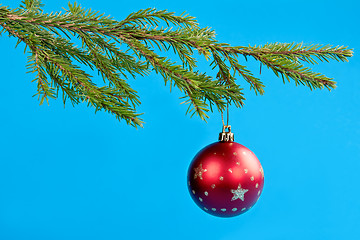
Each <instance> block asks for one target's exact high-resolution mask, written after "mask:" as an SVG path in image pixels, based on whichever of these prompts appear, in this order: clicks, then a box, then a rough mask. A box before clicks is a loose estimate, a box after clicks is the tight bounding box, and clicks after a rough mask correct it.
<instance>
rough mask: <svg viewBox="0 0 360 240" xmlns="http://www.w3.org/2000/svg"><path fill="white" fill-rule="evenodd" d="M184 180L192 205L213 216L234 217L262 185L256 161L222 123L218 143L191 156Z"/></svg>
mask: <svg viewBox="0 0 360 240" xmlns="http://www.w3.org/2000/svg"><path fill="white" fill-rule="evenodd" d="M226 129H228V131H227V132H226V131H225V130H226ZM187 179H188V189H189V193H190V195H191V197H192V199H193V200H194V202H195V203H196V205H197V206H198V207H199V208H201V209H202V210H203V211H205V212H207V213H209V214H211V215H214V216H217V217H234V216H238V215H240V214H243V213H245V212H246V211H248V210H250V209H251V208H252V206H254V204H255V203H256V202H257V201H258V199H259V198H260V195H261V193H262V191H263V187H264V171H263V168H262V166H261V164H260V162H259V160H258V159H257V157H256V156H255V154H254V153H253V152H252V151H250V150H249V149H248V148H247V147H245V146H243V145H241V144H239V143H236V142H234V134H233V133H232V132H231V126H229V125H226V126H223V130H222V132H221V133H220V134H219V141H218V142H215V143H212V144H210V145H208V146H206V147H205V148H203V149H202V150H201V151H200V152H199V153H198V154H197V155H196V156H195V157H194V159H193V160H192V162H191V164H190V166H189V169H188V175H187Z"/></svg>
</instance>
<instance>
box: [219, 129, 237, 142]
mask: <svg viewBox="0 0 360 240" xmlns="http://www.w3.org/2000/svg"><path fill="white" fill-rule="evenodd" d="M225 129H228V131H227V132H225ZM219 141H220V142H233V141H234V133H232V132H231V126H230V125H224V126H223V129H222V132H221V133H219Z"/></svg>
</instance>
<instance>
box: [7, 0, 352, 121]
mask: <svg viewBox="0 0 360 240" xmlns="http://www.w3.org/2000/svg"><path fill="white" fill-rule="evenodd" d="M42 6H43V5H42V3H41V1H40V0H24V1H23V2H22V4H21V5H20V7H19V8H16V9H9V8H8V7H4V6H2V7H1V6H0V26H1V27H2V31H1V32H3V31H6V32H8V34H9V35H10V36H13V37H16V38H17V39H18V42H17V45H18V44H19V43H21V42H22V43H24V44H25V49H26V48H27V49H28V52H29V53H30V56H29V64H28V68H29V71H30V72H33V73H35V74H36V76H35V79H34V81H36V82H37V86H38V90H37V94H36V95H38V96H39V98H40V103H41V104H42V103H43V101H44V100H46V101H48V99H49V98H57V97H58V96H59V90H60V91H61V92H62V97H63V101H64V104H65V102H66V100H67V99H69V100H70V101H71V103H72V104H73V105H74V104H78V103H80V102H84V101H85V102H87V103H88V105H90V106H93V107H94V108H95V110H96V111H98V110H104V111H107V112H110V113H112V114H114V115H115V117H116V118H117V119H119V120H120V119H123V120H125V121H126V122H127V123H128V124H131V125H132V126H135V127H137V126H142V120H141V119H140V118H139V116H140V115H141V114H139V113H137V112H136V107H137V106H139V105H140V104H141V102H140V99H139V96H138V95H137V92H136V91H135V90H134V89H132V88H131V86H130V85H129V84H128V83H127V81H126V80H127V79H128V78H129V77H132V78H134V77H136V76H137V75H141V76H146V75H148V74H149V73H150V71H151V70H154V71H155V72H156V73H159V74H160V75H161V76H162V77H163V78H164V80H165V84H166V83H170V87H172V86H176V87H177V88H179V89H180V91H181V92H183V94H184V96H183V97H182V98H184V103H186V104H189V108H188V110H187V113H188V112H189V113H190V114H191V116H192V115H194V114H196V115H198V116H199V117H200V118H201V119H203V120H206V118H208V115H207V114H206V113H207V112H209V111H212V110H213V106H215V107H216V108H217V109H218V110H219V111H223V110H224V109H225V107H226V103H227V102H230V103H231V104H234V105H235V106H237V107H241V106H243V104H244V100H245V98H244V96H243V93H242V88H241V87H240V85H239V83H238V82H237V81H236V78H237V76H240V77H241V78H243V79H244V80H245V81H246V82H248V83H249V84H250V88H251V89H253V90H254V91H255V93H259V94H264V87H265V86H264V84H263V83H262V82H261V81H260V79H259V78H258V77H255V76H254V75H253V74H252V73H251V72H250V71H249V70H248V69H247V68H246V66H245V65H244V63H240V60H239V57H240V56H243V57H245V59H247V57H252V58H254V59H255V60H257V61H259V62H260V64H263V65H265V66H267V67H268V68H269V69H271V70H272V71H273V72H274V74H275V75H276V76H278V77H280V76H281V77H282V79H283V81H285V79H286V80H288V81H290V80H291V79H292V80H293V81H294V82H295V84H303V85H306V86H308V87H309V88H310V89H315V88H319V89H322V88H324V87H325V88H327V89H329V90H331V89H332V88H335V87H336V85H335V84H336V83H335V81H333V80H332V79H331V78H328V77H326V76H324V75H322V74H320V73H315V72H313V71H312V70H311V69H310V68H308V67H305V66H304V65H303V64H302V63H301V62H304V63H306V64H317V63H318V61H321V62H323V61H325V62H329V61H330V60H336V61H348V58H349V57H351V56H352V53H353V52H352V50H351V49H348V48H347V47H343V46H335V47H333V46H330V45H326V46H324V45H319V44H315V45H305V44H303V43H297V44H295V43H270V44H265V45H263V46H249V47H244V46H237V47H233V46H230V45H228V44H224V43H219V42H218V41H217V40H216V39H215V32H214V31H213V30H211V29H209V28H201V27H199V25H198V23H197V21H196V20H195V18H194V17H191V16H189V15H186V14H181V15H180V16H177V15H175V14H174V13H172V12H167V11H164V10H161V11H158V10H156V9H144V10H140V11H137V12H134V13H132V14H130V15H129V16H128V17H127V18H125V19H124V20H122V21H116V20H114V19H112V18H111V17H109V16H104V15H103V14H100V13H99V12H95V11H91V10H86V9H84V8H82V7H81V6H80V5H79V4H77V3H74V4H70V3H69V6H68V10H66V11H65V12H55V13H50V14H47V13H44V12H43V11H42V9H41V7H42ZM164 24H165V25H164ZM161 26H163V27H161ZM159 27H160V28H159ZM74 38H78V39H80V41H81V43H82V45H81V46H80V47H77V46H75V45H74V44H73V43H72V42H71V40H72V39H74ZM120 45H122V47H121V48H120ZM125 46H126V48H125ZM170 49H172V50H173V51H174V53H175V54H176V55H177V56H178V57H179V60H180V62H181V64H180V65H179V64H178V63H177V62H176V61H172V60H170V59H169V58H167V57H163V56H160V55H159V54H160V52H161V51H169V50H170ZM195 51H197V52H198V53H199V54H200V55H203V56H204V57H205V58H206V59H207V60H210V61H211V63H210V66H211V67H212V68H213V69H216V70H217V72H218V74H217V76H216V78H213V77H211V76H208V75H207V74H204V73H200V72H198V71H197V70H196V67H197V65H196V58H195V57H194V52H195ZM81 64H84V65H85V66H88V67H90V68H91V69H93V70H95V69H96V70H97V71H98V73H99V74H100V75H101V76H102V78H103V80H104V84H105V86H102V87H98V86H97V85H96V84H95V83H94V82H93V81H92V76H90V75H89V74H88V73H86V72H85V71H83V70H81V69H80V65H81Z"/></svg>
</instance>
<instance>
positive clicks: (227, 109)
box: [221, 101, 229, 127]
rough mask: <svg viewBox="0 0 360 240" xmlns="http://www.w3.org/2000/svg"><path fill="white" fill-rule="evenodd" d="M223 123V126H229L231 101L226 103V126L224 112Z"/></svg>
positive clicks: (222, 115)
mask: <svg viewBox="0 0 360 240" xmlns="http://www.w3.org/2000/svg"><path fill="white" fill-rule="evenodd" d="M221 121H222V124H223V126H224V127H225V126H226V127H227V126H229V101H227V103H226V125H225V122H224V114H223V112H221Z"/></svg>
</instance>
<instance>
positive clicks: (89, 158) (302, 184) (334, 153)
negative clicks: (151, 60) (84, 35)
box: [0, 0, 360, 240]
mask: <svg viewBox="0 0 360 240" xmlns="http://www.w3.org/2000/svg"><path fill="white" fill-rule="evenodd" d="M2 3H3V5H9V6H11V7H16V6H18V4H19V3H20V1H2ZM44 3H45V4H46V7H45V10H46V11H57V10H60V9H61V7H67V0H66V1H63V0H58V1H44ZM79 3H80V4H82V5H83V6H84V7H86V8H89V7H91V8H92V9H95V10H99V11H101V12H105V13H106V14H110V15H111V16H113V17H114V18H115V19H117V20H121V19H123V18H125V17H126V16H127V15H128V14H130V13H131V12H133V11H136V10H139V9H142V8H147V7H156V8H157V9H168V10H169V11H175V12H176V13H177V14H180V13H182V12H183V11H187V12H188V13H189V14H190V15H192V16H195V17H197V20H198V21H199V23H200V24H201V26H203V27H206V26H211V27H212V28H213V29H215V30H216V33H217V34H218V36H217V37H218V40H219V41H221V42H227V43H230V44H232V45H248V44H251V45H255V44H265V43H267V42H304V43H321V44H332V45H346V46H350V47H351V48H354V49H355V56H354V57H353V58H351V59H350V62H349V63H337V62H332V63H322V64H319V65H317V66H314V70H315V71H318V72H322V73H324V74H326V75H327V76H330V77H333V78H334V79H335V80H336V81H338V88H337V89H336V90H333V91H331V92H328V91H326V90H321V91H320V90H316V91H312V92H311V91H310V90H309V89H307V88H306V87H295V84H293V83H286V84H285V85H284V84H283V83H282V81H281V79H278V78H276V77H275V75H273V73H272V72H270V71H269V70H266V69H265V68H263V71H262V74H261V79H262V80H263V81H264V83H265V85H266V89H265V95H264V96H256V95H255V94H254V93H252V92H251V91H249V86H248V85H247V84H246V83H244V84H243V86H244V88H245V94H246V98H247V100H246V105H245V106H244V108H242V109H236V108H231V109H230V114H231V116H230V124H231V125H232V129H233V132H235V134H236V135H235V137H236V140H237V141H238V142H239V143H241V144H243V145H245V146H247V147H248V148H250V149H251V150H252V151H253V152H254V153H255V154H256V155H257V156H258V158H259V160H260V161H261V163H262V165H263V168H264V172H265V187H264V192H263V193H262V196H261V198H260V200H259V202H258V203H257V204H256V205H255V206H254V208H252V210H251V211H249V212H247V213H245V214H244V215H241V216H238V217H236V218H231V219H221V218H216V217H213V216H210V215H207V214H206V213H204V212H203V211H201V210H200V209H198V207H197V206H196V205H195V204H194V203H193V202H192V200H191V198H190V196H189V194H188V191H187V186H186V173H187V167H188V165H189V163H190V161H191V160H192V158H193V156H194V155H195V154H196V153H197V152H198V151H199V150H200V149H201V148H203V147H204V146H206V145H207V144H210V143H212V142H214V141H216V139H217V134H218V132H219V131H220V130H221V126H222V123H221V117H220V114H219V113H217V112H215V113H213V114H211V115H210V117H211V118H210V119H209V121H208V123H205V122H202V121H201V120H199V119H198V118H195V117H194V118H189V116H185V111H186V106H184V105H180V104H179V103H180V102H181V100H179V99H178V98H179V96H181V95H180V93H179V92H178V91H174V92H172V93H170V92H169V88H168V87H165V86H164V82H163V80H162V79H161V77H160V76H157V75H155V74H152V75H150V76H149V77H144V78H137V79H136V80H130V83H131V84H132V86H133V87H134V88H135V89H136V90H138V92H139V95H140V96H141V100H142V105H141V107H140V108H139V111H140V112H143V113H145V114H144V116H143V117H144V119H145V121H146V124H145V127H144V128H143V129H138V130H136V129H134V128H132V127H130V126H127V125H126V124H125V123H124V122H120V123H119V122H117V121H116V120H115V118H114V117H112V116H111V115H109V114H106V113H97V114H96V115H94V110H93V109H91V108H87V107H86V106H85V105H78V106H76V107H75V108H73V107H72V106H71V104H70V103H69V104H68V105H67V106H66V107H65V108H64V107H63V104H62V101H61V99H59V100H56V101H54V100H53V101H51V102H50V106H47V105H46V104H44V105H42V106H39V102H38V100H37V98H36V97H32V95H33V94H34V93H35V92H36V84H35V83H32V82H31V80H32V79H33V78H34V76H32V75H30V74H26V71H27V70H26V68H25V65H26V56H25V55H24V54H23V47H24V46H23V45H20V47H18V48H17V49H14V46H15V43H16V40H15V39H13V38H8V37H7V36H6V35H5V34H3V36H2V37H1V38H0V49H1V53H2V54H1V59H0V70H1V75H0V76H1V89H2V91H1V95H0V102H1V115H0V116H1V118H0V134H1V135H0V150H1V151H0V239H1V240H15V239H16V240H18V239H30V240H32V239H34V240H42V239H44V240H45V239H46V240H55V239H56V240H58V239H59V240H60V239H61V240H62V239H64V240H65V239H66V240H72V239H74V240H75V239H76V240H78V239H88V240H90V239H107V240H112V239H159V240H160V239H207V240H211V239H224V240H225V239H226V240H231V239H276V240H281V239H294V240H295V239H304V238H306V239H346V238H348V239H356V238H357V237H358V236H359V234H360V201H359V196H360V191H359V190H360V187H359V167H360V161H359V158H360V94H359V92H360V81H359V76H360V71H359V69H360V59H359V57H358V54H357V50H358V49H360V41H359V37H360V30H359V23H360V21H359V20H360V19H359V10H360V5H359V3H358V1H355V0H354V1H351V0H343V1H319V0H315V1H314V0H311V1H310V0H305V1H303V0H302V1H262V0H259V1H238V0H228V1H189V0H182V1H165V0H163V1H145V0H144V1H114V0H103V1H94V0H91V1H89V0H87V1H79ZM205 64H206V63H204V62H201V69H202V70H207V71H208V70H209V68H206V67H205ZM248 64H249V65H250V68H251V69H252V70H253V71H255V72H257V73H258V71H259V64H258V63H256V62H254V61H249V63H248ZM239 82H240V83H243V82H244V81H243V80H240V79H239Z"/></svg>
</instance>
